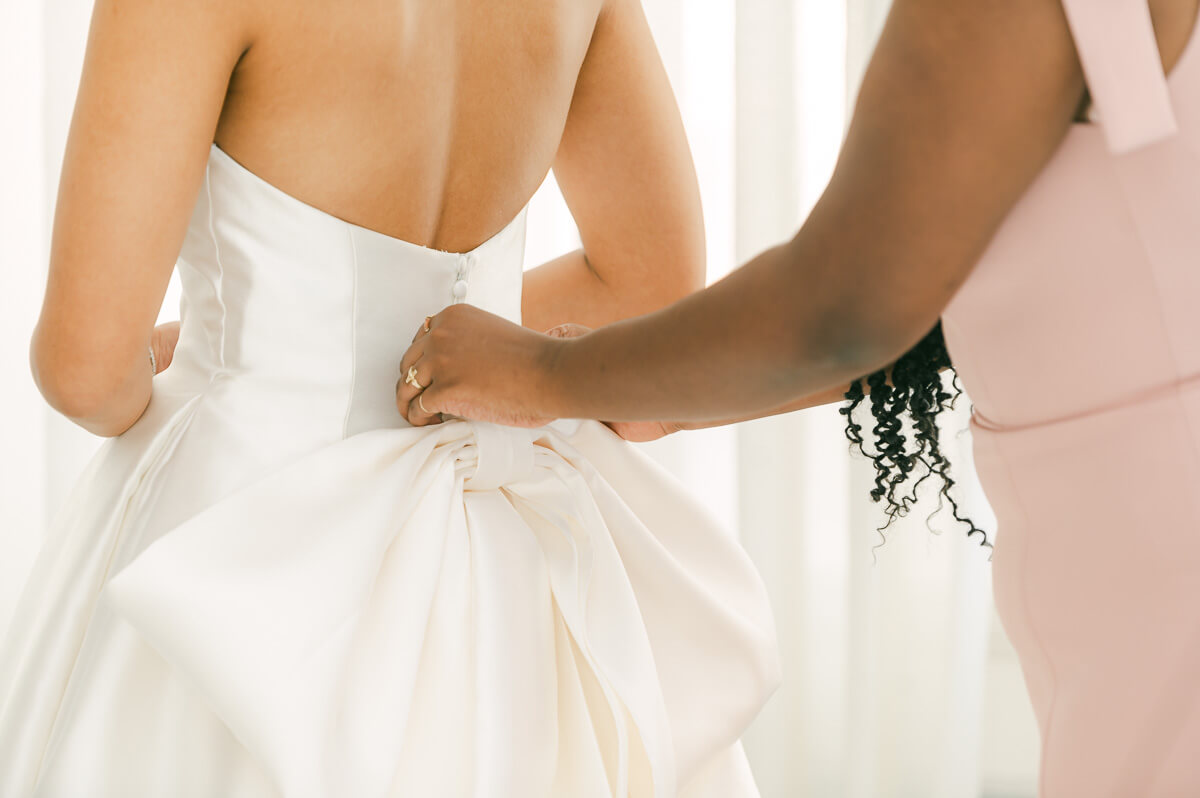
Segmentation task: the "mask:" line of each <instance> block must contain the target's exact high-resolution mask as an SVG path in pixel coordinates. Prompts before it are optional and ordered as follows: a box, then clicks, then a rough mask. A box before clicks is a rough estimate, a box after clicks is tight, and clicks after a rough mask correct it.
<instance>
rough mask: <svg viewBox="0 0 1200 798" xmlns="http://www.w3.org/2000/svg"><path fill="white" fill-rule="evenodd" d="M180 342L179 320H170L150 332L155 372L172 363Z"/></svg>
mask: <svg viewBox="0 0 1200 798" xmlns="http://www.w3.org/2000/svg"><path fill="white" fill-rule="evenodd" d="M178 343H179V322H177V321H169V322H167V323H166V324H160V325H158V326H157V327H155V328H154V332H152V333H151V334H150V348H151V349H152V350H154V363H155V366H156V367H157V368H156V370H155V372H154V373H155V374H158V373H160V372H161V371H162V370H163V369H165V368H166V367H167V366H169V365H171V360H172V358H174V357H175V345H176V344H178Z"/></svg>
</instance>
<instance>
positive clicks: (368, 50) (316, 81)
mask: <svg viewBox="0 0 1200 798" xmlns="http://www.w3.org/2000/svg"><path fill="white" fill-rule="evenodd" d="M214 141H215V142H216V143H217V144H218V145H219V146H220V147H221V148H222V149H223V150H225V152H227V153H228V154H229V155H230V156H232V157H233V158H234V159H236V160H237V161H239V162H240V163H241V164H242V165H243V166H245V167H246V168H247V169H249V170H250V171H252V172H254V173H256V174H257V175H258V176H259V177H261V178H263V179H264V180H266V181H268V182H270V183H272V184H274V185H275V186H276V187H278V188H279V189H281V190H283V191H285V192H287V193H289V194H291V195H293V196H295V197H297V198H298V199H300V200H302V201H304V202H306V203H308V204H310V205H313V206H315V207H317V208H320V209H321V210H323V211H325V212H327V213H329V214H332V215H334V216H338V217H340V218H342V219H345V220H347V221H350V222H353V223H355V224H358V225H361V226H364V227H369V228H372V229H375V230H378V231H380V232H382V233H384V234H386V235H390V236H393V237H395V238H401V239H404V240H407V241H411V242H413V243H416V244H420V245H423V246H428V247H434V248H437V249H442V250H449V251H466V250H469V249H472V248H474V247H475V246H476V245H478V244H479V243H481V242H482V241H484V240H486V239H487V238H489V237H490V236H491V235H492V234H494V233H495V232H497V231H498V230H500V229H501V228H502V227H504V225H505V224H506V223H507V222H509V221H510V220H511V219H512V218H513V216H515V215H516V214H517V213H518V211H519V210H520V209H521V208H522V207H523V206H524V205H525V204H526V203H527V202H528V200H529V198H530V196H531V195H532V194H533V192H534V191H535V190H536V188H537V186H538V185H539V184H540V183H541V182H542V180H543V179H544V178H545V176H546V174H547V172H548V170H549V169H550V168H553V169H554V171H555V175H556V177H557V179H558V183H559V185H560V187H561V188H562V191H563V195H564V197H565V198H566V200H567V204H568V206H569V207H570V210H571V213H572V215H573V216H574V218H575V221H576V223H577V224H578V226H579V230H580V235H581V238H582V240H583V249H582V250H581V251H579V252H576V253H572V254H570V255H567V256H564V257H563V258H561V259H559V260H557V261H554V262H552V263H550V264H547V265H546V266H544V267H542V268H539V269H535V270H534V271H532V272H530V273H529V274H528V276H527V277H526V281H525V292H524V298H523V303H522V305H523V307H522V309H523V313H524V316H525V320H526V323H527V324H529V325H530V326H534V327H540V328H542V329H545V328H546V327H548V326H550V325H552V324H558V323H561V322H566V321H573V322H580V323H583V324H588V325H591V326H596V325H598V324H604V323H607V322H610V321H614V320H616V319H619V318H624V317H628V316H632V315H637V314H639V313H644V312H647V311H649V310H653V309H655V308H657V307H660V306H662V305H664V304H666V303H668V302H670V301H672V300H674V299H677V298H679V297H680V296H682V295H683V294H685V293H687V292H688V291H690V290H693V289H695V288H697V287H699V286H700V285H702V283H703V264H704V234H703V221H702V218H701V213H700V203H699V192H698V190H697V186H696V178H695V173H694V169H693V167H692V163H691V157H690V154H689V152H688V147H687V142H686V139H685V136H684V133H683V126H682V123H681V121H680V118H679V113H678V109H677V108H676V105H675V101H674V98H673V96H672V94H671V89H670V85H669V83H668V81H667V78H666V74H665V72H664V70H663V67H662V64H661V62H660V60H659V57H658V53H657V50H656V49H655V46H654V41H653V39H652V37H651V35H650V30H649V27H648V25H647V23H646V19H645V16H644V14H643V12H642V8H641V4H640V0H372V1H371V2H368V0H302V2H299V3H296V2H291V0H205V2H201V3H165V2H161V0H96V6H95V11H94V15H93V20H92V28H91V33H90V36H89V39H88V51H87V56H86V58H85V62H84V70H83V76H82V80H81V83H80V90H79V97H78V100H77V102H76V107H75V115H74V117H73V119H72V124H71V132H70V135H69V138H68V143H67V150H66V155H65V159H64V164H63V172H62V182H61V186H60V191H59V198H58V206H57V209H56V212H55V223H54V238H53V245H52V252H51V264H50V277H49V282H48V286H47V292H46V299H45V303H44V305H43V309H42V315H41V318H40V320H39V323H38V329H37V331H36V333H35V336H34V343H33V368H34V374H35V377H36V379H37V380H38V384H39V387H40V388H41V389H42V392H43V394H45V396H46V398H47V399H48V400H49V401H50V403H51V405H53V406H54V407H56V408H57V409H59V410H60V411H61V412H63V413H64V414H65V415H67V416H69V417H71V418H73V419H75V420H76V421H78V422H79V423H80V424H82V425H83V426H85V427H87V428H88V429H90V430H92V431H94V432H97V433H100V434H117V433H119V432H121V431H123V430H124V429H126V428H127V427H128V426H129V425H130V424H131V423H133V421H134V420H135V419H137V418H138V416H139V415H140V414H141V412H142V410H143V409H144V407H145V406H146V402H147V401H148V398H149V393H150V381H149V371H148V369H147V367H146V346H147V343H148V341H149V340H150V339H151V331H152V329H153V326H154V322H155V320H156V318H157V316H158V312H159V308H160V306H161V304H162V299H163V295H164V293H165V291H166V287H167V283H168V281H169V278H170V275H171V271H172V269H173V267H174V263H175V259H176V257H177V256H178V254H179V250H180V246H181V244H182V241H183V237H184V234H185V232H186V229H187V224H188V220H189V218H190V217H191V214H192V209H193V207H194V205H195V202H196V197H197V195H198V193H199V190H200V187H201V183H202V181H203V179H204V175H205V167H206V164H207V162H208V157H209V152H210V149H211V145H212V143H213V142H214ZM98 299H102V300H103V301H97V300H98Z"/></svg>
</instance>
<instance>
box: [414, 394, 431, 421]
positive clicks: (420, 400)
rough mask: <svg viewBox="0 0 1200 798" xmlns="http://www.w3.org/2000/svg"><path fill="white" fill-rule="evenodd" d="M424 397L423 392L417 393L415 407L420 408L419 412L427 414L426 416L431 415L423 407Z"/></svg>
mask: <svg viewBox="0 0 1200 798" xmlns="http://www.w3.org/2000/svg"><path fill="white" fill-rule="evenodd" d="M424 399H425V394H423V393H419V394H417V407H419V408H421V412H422V413H424V414H425V415H427V416H428V415H432V414H431V413H430V412H429V411H428V410H426V409H425V402H424V401H423V400H424Z"/></svg>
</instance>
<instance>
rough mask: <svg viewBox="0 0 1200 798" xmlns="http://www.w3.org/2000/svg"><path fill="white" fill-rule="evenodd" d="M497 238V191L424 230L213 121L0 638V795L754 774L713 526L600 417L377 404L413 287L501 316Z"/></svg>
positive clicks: (763, 683) (705, 787)
mask: <svg viewBox="0 0 1200 798" xmlns="http://www.w3.org/2000/svg"><path fill="white" fill-rule="evenodd" d="M523 248H524V214H522V215H521V216H518V218H517V219H515V220H514V221H513V222H512V223H510V224H509V225H508V226H507V227H506V228H505V229H504V230H503V231H501V232H500V233H498V234H497V235H496V236H494V237H493V238H492V239H490V240H489V241H487V242H486V243H485V244H483V245H482V246H480V247H478V248H477V249H475V250H473V251H472V252H470V253H466V254H461V255H460V254H453V253H447V252H440V251H436V250H432V249H427V248H424V247H420V246H417V245H414V244H410V243H407V242H404V241H401V240H398V239H395V238H391V237H389V236H386V235H383V234H381V233H378V232H374V231H372V230H368V229H366V228H363V227H359V226H356V225H353V224H350V223H348V222H345V221H342V220H340V219H338V218H336V217H334V216H331V215H329V214H327V213H324V212H322V211H320V210H317V209H316V208H313V207H312V206H309V205H306V204H304V203H303V202H301V201H299V200H297V199H295V198H293V197H291V196H289V195H287V194H285V193H284V192H282V191H280V190H278V189H276V188H274V187H273V186H272V185H270V184H269V183H267V182H265V181H263V180H262V179H260V178H258V177H257V176H255V175H254V174H253V173H251V172H249V171H247V170H246V169H245V168H244V167H242V166H240V165H239V164H237V163H236V162H235V161H234V160H233V159H232V158H230V157H229V156H228V155H227V154H225V153H224V152H223V151H221V150H220V149H219V148H217V147H216V146H215V145H214V146H213V148H212V151H211V156H210V159H209V165H208V171H207V175H206V179H205V183H204V186H203V189H202V191H201V194H200V197H199V201H198V202H197V206H196V210H195V214H194V216H193V218H192V220H191V225H190V227H189V229H188V234H187V239H186V242H185V244H184V247H183V251H182V254H181V260H180V263H179V271H180V275H181V278H182V283H183V301H182V321H183V326H182V334H181V336H180V340H179V345H178V348H177V350H176V352H175V359H174V362H173V363H172V364H171V366H170V368H168V369H167V370H166V371H164V372H163V373H161V374H159V375H158V376H157V377H156V378H155V381H154V393H153V398H152V399H151V401H150V405H149V408H148V409H147V411H146V413H145V415H144V416H143V417H142V418H141V419H140V420H139V421H138V422H137V423H136V424H135V425H134V426H133V427H132V428H131V429H130V430H129V431H127V432H126V433H125V434H124V435H122V436H120V437H118V438H115V439H112V440H110V441H107V442H105V444H104V445H103V446H102V448H101V449H100V451H99V453H98V454H97V455H96V457H95V458H94V460H93V461H92V462H91V463H90V465H89V466H88V468H87V470H86V471H85V473H84V475H83V477H82V479H81V481H80V483H79V484H78V486H77V487H76V489H75V491H74V493H73V494H72V496H71V497H70V499H69V501H68V502H67V505H66V507H65V509H64V510H63V511H62V512H61V514H60V515H59V517H58V518H57V519H56V521H55V523H54V525H53V527H52V529H51V531H50V534H49V536H48V539H47V541H46V544H45V548H44V550H43V552H42V554H41V556H40V557H39V559H38V560H37V563H36V565H35V567H34V570H33V573H32V576H31V578H30V580H29V584H28V587H27V588H26V590H25V593H24V595H23V597H22V600H21V603H20V605H19V606H18V609H17V613H16V617H15V620H14V622H13V624H12V626H11V628H10V630H9V632H8V634H7V639H6V640H5V642H4V648H3V651H2V652H0V701H2V702H3V704H2V709H0V796H2V797H3V798H28V797H29V796H39V798H218V797H219V798H268V796H269V797H271V798H276V797H279V796H282V797H283V798H384V796H403V798H458V797H460V796H461V797H463V798H466V797H467V796H470V798H552V797H553V798H558V797H559V796H561V797H562V798H610V797H611V796H630V797H631V798H670V796H676V795H678V796H681V797H682V798H746V797H747V796H754V795H756V794H757V793H756V790H755V787H754V783H753V780H752V778H751V777H750V773H749V770H748V769H747V767H746V763H745V758H744V755H743V754H742V752H741V748H740V744H739V743H738V738H739V736H740V735H741V733H742V731H743V730H744V729H745V728H746V726H747V724H749V722H750V721H751V720H752V719H753V718H754V717H755V715H756V714H757V713H758V711H759V709H760V708H761V707H762V705H763V703H764V702H765V700H766V699H767V697H768V696H769V695H770V694H771V692H772V691H773V689H774V688H775V686H776V684H777V682H778V679H779V665H778V661H777V651H776V646H775V639H774V629H773V624H772V618H771V613H770V609H769V606H768V603H767V598H766V594H765V591H764V589H763V585H762V583H761V582H760V580H759V577H758V575H757V574H756V572H755V571H754V569H753V567H752V566H751V564H750V562H749V561H748V559H747V557H746V555H745V553H744V552H743V551H742V550H741V549H740V548H739V547H738V545H737V544H736V543H735V542H734V541H733V540H731V539H730V537H729V536H728V534H727V533H725V532H723V531H722V530H721V529H720V528H718V527H717V526H716V525H715V524H714V523H713V522H712V521H711V520H710V519H709V518H708V517H707V516H706V515H705V514H704V513H703V512H702V511H701V510H700V509H699V508H698V507H697V505H696V503H695V502H694V501H693V500H692V499H690V498H689V497H688V496H687V494H686V493H685V492H684V491H683V490H682V489H681V488H680V487H679V485H677V484H676V483H675V482H674V481H673V480H672V479H671V478H670V477H669V476H667V475H666V474H665V473H663V472H662V471H661V470H660V469H658V468H657V467H656V466H655V465H654V464H653V463H652V462H651V461H649V460H648V459H647V458H646V457H644V456H642V455H641V453H639V452H638V451H636V450H635V449H634V448H632V447H630V446H629V445H627V444H625V443H624V442H623V441H621V440H619V439H618V438H617V437H616V436H615V435H613V434H612V433H611V432H610V431H609V430H608V429H607V428H605V427H603V426H601V425H599V424H596V423H594V422H584V423H579V422H558V423H555V424H552V425H550V426H548V427H545V428H542V429H537V430H516V429H508V428H502V427H496V426H491V425H486V424H479V423H474V422H465V421H451V422H448V423H446V424H443V425H440V426H436V427H428V428H423V429H414V428H412V427H408V426H407V425H406V424H405V422H404V421H403V419H402V418H401V417H400V415H399V413H398V412H397V410H396V408H395V405H394V389H395V384H396V380H397V378H398V377H399V376H400V375H399V373H398V364H399V362H400V357H401V355H402V354H403V352H404V351H405V349H406V348H407V344H408V342H409V341H410V340H411V338H412V334H413V333H414V332H415V330H416V329H417V327H418V325H419V324H420V323H421V320H422V319H423V318H424V317H425V315H427V314H430V313H434V312H436V311H437V310H439V309H440V308H442V307H444V306H445V305H447V304H449V303H451V302H455V301H465V302H470V303H472V304H475V305H479V306H481V307H483V308H486V309H488V310H490V311H493V312H495V313H498V314H501V315H503V316H506V317H508V318H510V319H514V320H516V319H518V318H519V316H520V297H521V262H522V257H523ZM99 299H101V300H102V298H99Z"/></svg>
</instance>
